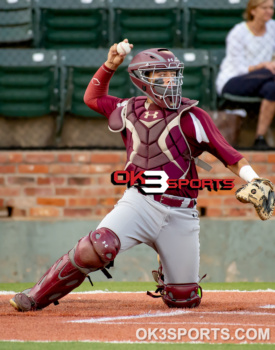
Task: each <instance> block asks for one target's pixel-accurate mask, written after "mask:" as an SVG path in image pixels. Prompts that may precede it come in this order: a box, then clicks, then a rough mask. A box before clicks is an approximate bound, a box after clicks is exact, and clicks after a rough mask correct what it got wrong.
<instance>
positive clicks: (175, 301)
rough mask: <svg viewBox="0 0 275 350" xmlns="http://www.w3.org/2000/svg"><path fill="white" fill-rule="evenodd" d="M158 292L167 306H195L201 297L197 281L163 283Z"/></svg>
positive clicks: (198, 303)
mask: <svg viewBox="0 0 275 350" xmlns="http://www.w3.org/2000/svg"><path fill="white" fill-rule="evenodd" d="M160 293H161V296H162V300H163V302H164V303H165V304H166V305H167V306H169V307H181V308H184V307H188V308H193V307H197V306H199V305H200V303H201V298H202V289H201V286H199V285H198V284H197V283H186V284H172V283H169V284H165V285H163V289H162V290H161V291H160Z"/></svg>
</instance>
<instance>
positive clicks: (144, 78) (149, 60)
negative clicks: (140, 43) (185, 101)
mask: <svg viewBox="0 0 275 350" xmlns="http://www.w3.org/2000/svg"><path fill="white" fill-rule="evenodd" d="M183 67H184V64H183V62H180V61H179V60H178V59H177V57H175V55H174V54H173V53H172V52H171V51H169V50H168V49H164V48H162V49H161V48H160V49H148V50H144V51H141V52H139V53H138V54H137V55H136V56H135V57H134V58H133V59H132V61H131V62H130V64H129V66H128V72H129V74H130V78H131V80H132V82H133V83H134V84H135V85H136V87H137V88H138V89H139V90H141V91H142V92H143V93H144V94H145V95H147V96H148V97H149V98H150V99H151V100H152V101H153V102H154V103H156V104H157V105H158V106H160V107H161V108H169V109H178V108H179V106H180V103H181V86H182V82H183V81H182V78H183V76H182V72H183ZM163 70H166V71H167V70H169V71H175V72H176V76H175V77H173V78H170V77H169V78H168V79H169V83H168V84H167V85H165V84H164V80H163V79H167V78H161V79H159V78H154V75H155V72H157V71H163ZM150 72H152V75H151V76H150V77H149V73H150Z"/></svg>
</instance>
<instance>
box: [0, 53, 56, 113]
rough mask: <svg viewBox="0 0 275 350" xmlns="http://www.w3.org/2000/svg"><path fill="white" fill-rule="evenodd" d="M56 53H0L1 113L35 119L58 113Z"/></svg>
mask: <svg viewBox="0 0 275 350" xmlns="http://www.w3.org/2000/svg"><path fill="white" fill-rule="evenodd" d="M57 71H58V65H57V53H56V52H55V51H52V50H43V49H41V50H40V49H22V50H21V49H20V50H19V49H1V50H0V77H1V78H0V114H1V115H2V116H5V117H36V116H42V115H46V114H49V113H51V112H54V111H58V91H57V87H58V84H57Z"/></svg>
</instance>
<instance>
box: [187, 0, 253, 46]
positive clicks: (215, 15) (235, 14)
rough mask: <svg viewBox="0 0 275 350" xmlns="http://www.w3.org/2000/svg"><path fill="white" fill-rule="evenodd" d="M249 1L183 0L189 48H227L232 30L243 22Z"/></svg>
mask: <svg viewBox="0 0 275 350" xmlns="http://www.w3.org/2000/svg"><path fill="white" fill-rule="evenodd" d="M246 5H247V0H211V1H209V0H183V7H184V8H185V11H184V13H185V21H184V22H185V24H186V26H185V36H186V37H188V41H187V45H188V47H193V48H200V49H217V48H224V47H225V38H226V36H227V34H228V32H229V31H230V29H231V28H232V27H233V26H234V25H235V24H237V23H240V22H242V21H243V18H242V14H243V12H244V9H245V8H246Z"/></svg>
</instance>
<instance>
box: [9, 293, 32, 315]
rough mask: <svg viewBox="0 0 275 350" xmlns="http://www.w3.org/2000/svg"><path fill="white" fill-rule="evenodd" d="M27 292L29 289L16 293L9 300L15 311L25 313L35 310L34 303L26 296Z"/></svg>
mask: <svg viewBox="0 0 275 350" xmlns="http://www.w3.org/2000/svg"><path fill="white" fill-rule="evenodd" d="M29 291H30V289H27V290H26V291H24V292H22V293H17V294H15V296H14V297H13V298H12V299H10V304H11V306H12V307H14V308H15V310H17V311H22V312H25V311H31V310H35V309H36V308H35V302H34V301H33V299H32V298H30V297H29V296H28V295H27V294H26V293H27V292H29Z"/></svg>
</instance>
